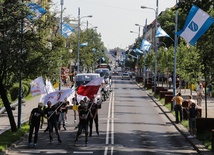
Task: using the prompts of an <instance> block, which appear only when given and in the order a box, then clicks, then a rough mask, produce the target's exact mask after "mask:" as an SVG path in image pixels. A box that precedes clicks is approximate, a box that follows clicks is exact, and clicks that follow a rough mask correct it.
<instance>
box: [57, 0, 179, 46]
mask: <svg viewBox="0 0 214 155" xmlns="http://www.w3.org/2000/svg"><path fill="white" fill-rule="evenodd" d="M60 1H61V0H53V2H54V3H55V4H56V5H55V6H54V9H58V10H60V8H61V6H60ZM156 1H157V0H64V5H63V8H64V9H65V11H64V13H63V14H64V15H63V16H70V18H77V17H78V8H80V16H81V17H83V16H88V15H92V16H93V17H92V18H82V19H81V21H82V22H83V24H84V23H86V22H87V21H88V23H89V25H88V26H89V28H90V27H95V26H97V27H98V28H97V32H98V33H100V34H101V36H102V41H103V42H104V45H105V46H106V47H107V48H108V49H112V48H115V47H120V48H122V49H126V48H127V47H128V46H129V45H132V44H133V43H134V42H135V39H136V38H137V37H138V33H139V30H138V28H139V27H138V26H135V24H140V25H142V26H144V25H145V21H146V19H147V23H148V24H150V23H151V22H152V21H153V20H154V19H155V11H154V10H152V9H141V6H147V7H150V8H153V9H155V8H156ZM175 3H176V0H158V6H159V7H158V13H160V12H161V11H164V10H165V9H166V8H170V7H172V6H174V5H175ZM85 25H86V24H85ZM83 26H84V25H83ZM142 29H143V27H141V30H140V31H141V32H140V34H141V35H142ZM130 31H134V33H130Z"/></svg>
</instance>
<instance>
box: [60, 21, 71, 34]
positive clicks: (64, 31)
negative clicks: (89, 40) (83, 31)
mask: <svg viewBox="0 0 214 155" xmlns="http://www.w3.org/2000/svg"><path fill="white" fill-rule="evenodd" d="M60 32H62V35H63V36H64V37H65V38H68V37H69V36H70V35H71V34H72V33H73V32H74V28H72V27H71V26H70V25H68V24H66V23H62V31H60Z"/></svg>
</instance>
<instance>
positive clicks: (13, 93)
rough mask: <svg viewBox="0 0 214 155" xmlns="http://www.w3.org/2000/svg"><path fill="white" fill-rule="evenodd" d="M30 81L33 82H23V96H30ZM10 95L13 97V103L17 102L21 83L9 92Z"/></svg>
mask: <svg viewBox="0 0 214 155" xmlns="http://www.w3.org/2000/svg"><path fill="white" fill-rule="evenodd" d="M30 81H31V80H23V81H22V96H23V97H26V96H28V95H29V94H30ZM9 94H10V96H11V101H15V100H17V98H18V95H19V83H15V84H14V86H13V87H12V88H11V89H10V90H9Z"/></svg>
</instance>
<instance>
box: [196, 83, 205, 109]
mask: <svg viewBox="0 0 214 155" xmlns="http://www.w3.org/2000/svg"><path fill="white" fill-rule="evenodd" d="M196 93H197V105H198V106H201V103H202V99H203V97H204V87H203V85H202V83H200V84H199V87H198V88H197V90H196Z"/></svg>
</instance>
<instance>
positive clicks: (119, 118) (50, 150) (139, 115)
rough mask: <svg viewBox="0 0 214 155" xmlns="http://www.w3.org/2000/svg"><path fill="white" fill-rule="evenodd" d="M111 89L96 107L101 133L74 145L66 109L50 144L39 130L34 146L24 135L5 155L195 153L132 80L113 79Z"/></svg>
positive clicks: (73, 136)
mask: <svg viewBox="0 0 214 155" xmlns="http://www.w3.org/2000/svg"><path fill="white" fill-rule="evenodd" d="M112 81H113V85H112V87H113V91H112V93H111V95H110V97H109V99H108V100H107V101H105V102H104V103H103V104H102V108H101V109H100V110H99V128H100V136H99V137H98V136H97V135H96V132H95V127H94V132H93V135H92V137H89V143H88V145H87V146H85V145H84V135H82V136H81V137H80V138H79V142H78V146H74V139H75V135H76V132H77V130H74V127H75V124H74V120H73V111H72V110H69V118H68V119H69V121H68V124H67V130H62V131H61V132H60V134H61V137H62V141H63V142H62V144H58V142H57V138H56V136H55V137H54V141H53V144H49V138H48V133H44V132H43V131H44V129H45V127H46V125H45V126H44V127H43V129H41V130H40V133H39V140H38V144H37V146H36V147H28V145H27V136H26V137H25V138H24V139H23V140H22V141H20V142H19V143H17V145H16V146H15V147H14V148H13V149H12V150H9V151H8V152H7V154H8V155H13V154H14V155H35V154H44V155H45V154H49V155H51V154H68V155H76V154H82V155H87V154H93V155H167V154H170V155H174V154H175V155H185V154H188V155H189V154H190V155H191V154H192V155H196V154H197V152H196V151H195V150H194V148H193V147H192V146H191V145H190V144H189V143H188V141H187V140H186V139H185V137H183V136H182V135H181V134H180V133H179V132H178V131H177V130H176V128H175V127H174V125H173V124H172V123H171V122H170V121H169V120H168V119H167V118H166V116H165V115H164V114H163V113H162V111H161V110H160V109H159V107H158V106H157V105H156V104H155V103H154V102H153V101H152V100H151V99H150V98H149V97H148V95H147V94H146V92H144V91H142V90H141V89H139V88H138V87H137V86H136V84H135V83H134V82H132V81H131V80H121V77H119V76H115V77H113V78H112Z"/></svg>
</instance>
